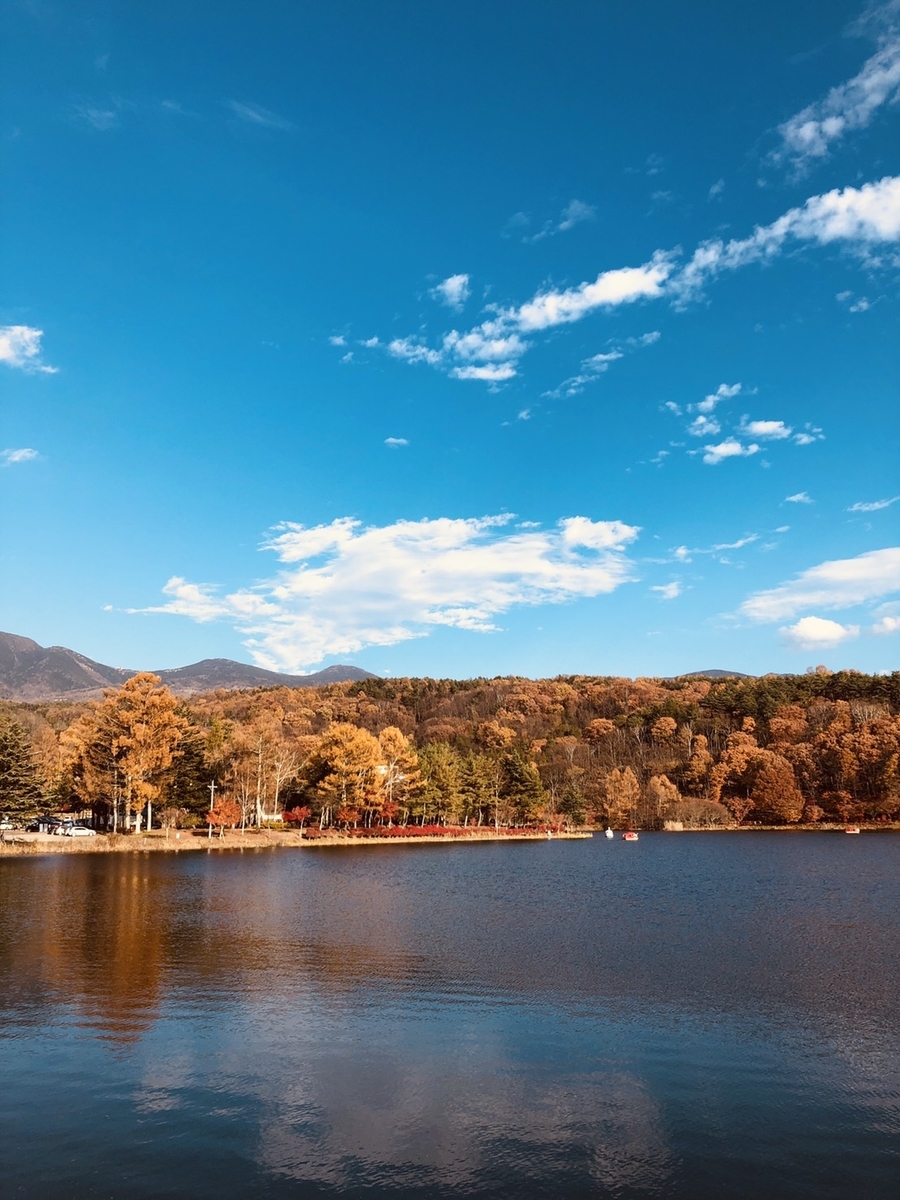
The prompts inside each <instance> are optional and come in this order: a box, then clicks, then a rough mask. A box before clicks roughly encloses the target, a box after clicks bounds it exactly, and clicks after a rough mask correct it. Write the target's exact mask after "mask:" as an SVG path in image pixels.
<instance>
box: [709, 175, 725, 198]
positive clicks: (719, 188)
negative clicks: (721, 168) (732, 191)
mask: <svg viewBox="0 0 900 1200" xmlns="http://www.w3.org/2000/svg"><path fill="white" fill-rule="evenodd" d="M724 191H725V180H724V179H717V180H716V182H715V183H714V184H713V185H712V187H711V188H710V189H709V193H708V196H709V199H710V200H715V199H717V198H718V197H719V196H721V195H722V193H723V192H724Z"/></svg>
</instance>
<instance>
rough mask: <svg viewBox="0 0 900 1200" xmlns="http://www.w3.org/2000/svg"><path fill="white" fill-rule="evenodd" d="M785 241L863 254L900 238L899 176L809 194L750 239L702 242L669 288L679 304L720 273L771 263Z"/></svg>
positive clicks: (757, 228)
mask: <svg viewBox="0 0 900 1200" xmlns="http://www.w3.org/2000/svg"><path fill="white" fill-rule="evenodd" d="M789 239H795V240H797V241H806V242H816V243H818V244H819V245H828V244H830V243H832V242H838V241H845V242H850V243H852V244H855V245H856V246H857V247H858V248H859V249H861V250H867V249H868V248H869V247H870V246H873V245H876V244H878V243H880V242H896V241H897V240H898V239H900V176H885V177H884V178H883V179H881V180H879V181H878V182H877V183H866V184H863V186H862V187H859V188H855V187H847V188H843V189H840V188H835V189H834V190H833V191H830V192H826V193H824V194H823V195H821V196H811V197H810V198H809V199H808V200H807V201H806V203H805V204H804V205H803V206H802V207H801V208H791V209H789V210H788V211H787V212H786V213H784V214H783V215H782V216H780V217H779V218H778V219H777V220H776V221H773V222H772V224H771V225H762V226H757V227H756V229H755V230H754V231H753V233H752V234H751V235H750V237H747V238H734V239H732V240H731V241H730V242H723V241H721V240H718V239H717V240H713V241H708V242H704V243H703V244H702V245H700V246H699V247H698V248H697V249H696V250H695V251H694V254H693V256H692V258H691V259H690V261H689V262H688V263H687V265H686V266H685V267H684V268H683V269H682V270H681V271H680V272H679V273H678V275H677V276H675V277H674V278H673V279H672V281H671V284H670V290H671V291H672V292H673V293H675V294H676V295H677V296H679V297H680V298H681V299H682V301H684V300H686V299H690V298H691V297H693V296H695V295H697V294H698V293H700V292H701V291H702V289H703V287H704V285H705V284H706V283H707V282H708V281H709V280H710V279H712V278H714V277H715V276H716V275H717V274H719V273H720V272H721V271H734V270H737V269H738V268H739V267H745V266H748V265H749V264H750V263H757V262H764V261H770V260H771V259H773V258H775V257H776V256H777V255H778V254H780V253H781V251H782V249H783V248H784V245H785V243H786V242H787V241H788V240H789Z"/></svg>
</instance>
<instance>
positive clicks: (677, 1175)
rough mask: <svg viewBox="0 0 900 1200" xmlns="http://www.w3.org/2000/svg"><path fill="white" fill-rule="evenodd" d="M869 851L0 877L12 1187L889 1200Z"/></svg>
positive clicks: (894, 881) (784, 841)
mask: <svg viewBox="0 0 900 1200" xmlns="http://www.w3.org/2000/svg"><path fill="white" fill-rule="evenodd" d="M898 865H900V837H897V836H896V835H893V836H892V835H890V834H883V835H868V836H866V835H864V836H862V837H859V838H847V837H843V836H841V835H840V834H828V833H822V834H793V835H792V834H764V833H763V834H708V835H702V834H686V835H683V836H676V835H664V834H663V835H655V836H654V835H649V834H642V835H641V840H640V842H639V843H638V844H637V845H628V844H626V843H623V842H621V841H619V840H616V841H614V842H607V841H606V840H604V839H600V838H594V839H593V840H592V841H585V842H547V843H542V842H538V843H523V844H508V843H494V844H490V843H488V844H484V845H475V846H459V845H455V846H433V845H429V846H418V847H410V846H398V847H380V846H378V847H372V846H369V847H360V848H358V849H337V850H334V849H317V850H308V851H285V850H281V851H260V852H255V853H244V854H240V853H223V854H211V855H206V854H191V855H182V856H179V857H175V856H168V855H158V854H144V855H139V854H127V855H125V854H123V855H101V854H97V855H91V854H84V855H78V856H72V857H68V856H66V857H63V856H59V857H47V858H41V859H30V860H25V859H6V860H0V1178H2V1187H0V1190H2V1192H3V1194H4V1196H16V1197H18V1196H28V1197H32V1196H33V1197H40V1198H42V1200H43V1198H44V1197H57V1196H58V1197H76V1198H77V1197H82V1196H85V1197H86V1196H98V1197H114V1198H116V1200H119V1198H123V1200H124V1198H138V1197H141V1198H143V1197H147V1198H149V1197H166V1196H184V1195H189V1196H197V1197H207V1196H209V1197H217V1198H218V1200H228V1198H230V1197H270V1196H271V1197H276V1198H280V1197H282V1196H284V1197H288V1196H290V1197H301V1198H302V1197H336V1196H346V1197H372V1198H375V1197H389V1196H390V1197H400V1198H404V1197H410V1198H411V1197H453V1196H483V1197H498V1198H499V1197H532V1196H533V1197H543V1196H552V1197H554V1200H565V1198H567V1197H588V1196H590V1197H604V1196H610V1197H623V1198H624V1197H667V1198H669V1197H686V1198H691V1200H705V1198H706V1197H728V1198H730V1197H748V1198H750V1197H753V1198H754V1200H755V1198H757V1197H769V1198H778V1197H810V1198H811V1200H812V1198H815V1200H819V1198H823V1197H824V1198H828V1197H848V1198H851V1197H852V1198H854V1200H855V1198H857V1197H865V1198H866V1200H879V1198H881V1197H891V1200H896V1197H897V1196H898V1195H900V1136H898V1135H900V1038H898V1031H900V873H898Z"/></svg>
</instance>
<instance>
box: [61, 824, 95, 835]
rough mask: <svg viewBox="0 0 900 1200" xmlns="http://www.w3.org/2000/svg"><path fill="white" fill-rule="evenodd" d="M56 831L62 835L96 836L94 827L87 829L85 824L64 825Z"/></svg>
mask: <svg viewBox="0 0 900 1200" xmlns="http://www.w3.org/2000/svg"><path fill="white" fill-rule="evenodd" d="M56 832H57V833H61V834H62V836H63V837H96V836H97V830H96V829H88V827H87V826H86V825H64V826H63V827H62V828H61V829H57V831H56Z"/></svg>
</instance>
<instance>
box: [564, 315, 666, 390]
mask: <svg viewBox="0 0 900 1200" xmlns="http://www.w3.org/2000/svg"><path fill="white" fill-rule="evenodd" d="M659 339H660V333H659V331H658V330H656V329H654V330H652V331H651V332H650V333H644V334H641V336H640V337H629V338H626V339H625V341H624V342H623V343H622V346H623V347H624V349H618V348H617V349H614V350H608V351H605V352H603V353H600V354H592V355H591V356H590V358H584V359H582V360H581V371H580V373H579V374H578V375H572V376H570V377H569V378H568V379H564V380H563V381H562V383H561V384H559V386H558V387H555V388H552V389H551V390H550V391H549V392H543V393H542V394H543V395H544V396H548V397H550V398H551V399H554V400H558V399H559V398H560V397H561V396H577V395H579V394H580V393H581V392H583V391H584V389H585V385H586V384H589V383H593V382H594V381H595V380H596V379H597V378H598V377H599V376H600V375H603V374H604V373H605V372H606V371H608V370H609V368H610V365H611V364H612V363H614V362H618V361H619V359H621V358H624V357H625V353H626V351H627V352H631V351H632V350H639V349H643V348H644V347H645V346H653V345H655V344H656V343H657V342H658V341H659Z"/></svg>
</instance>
